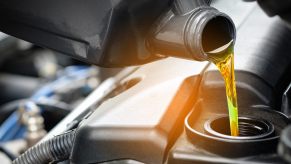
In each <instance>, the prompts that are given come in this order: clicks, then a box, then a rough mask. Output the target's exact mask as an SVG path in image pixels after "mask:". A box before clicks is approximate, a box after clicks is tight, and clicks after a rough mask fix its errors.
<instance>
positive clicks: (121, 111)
mask: <svg viewBox="0 0 291 164" xmlns="http://www.w3.org/2000/svg"><path fill="white" fill-rule="evenodd" d="M173 64H174V65H175V66H176V67H172V65H173ZM206 64H207V63H196V62H191V61H187V60H178V59H165V60H162V61H158V62H154V63H151V64H149V65H146V66H144V67H142V68H141V69H139V70H138V71H136V72H135V73H134V74H132V75H131V76H130V77H128V78H127V79H125V80H126V81H127V80H129V79H135V78H137V77H141V79H142V80H141V81H140V82H139V83H137V84H136V85H134V86H133V87H131V88H130V89H129V90H126V91H124V92H122V93H121V94H119V95H117V96H115V97H113V98H111V99H109V100H107V101H106V102H104V103H103V104H102V105H101V106H100V107H98V109H96V111H94V113H93V114H92V115H91V116H90V117H88V118H87V119H86V120H84V121H83V122H82V123H81V124H80V126H79V127H78V130H77V135H76V139H75V144H74V147H73V152H72V156H71V162H72V163H76V164H85V163H97V162H105V161H112V160H121V159H132V160H136V161H140V162H143V163H147V164H162V163H163V162H164V160H165V157H166V156H167V153H168V150H169V148H170V147H171V146H172V144H173V143H174V142H175V141H176V138H177V137H178V135H180V133H181V131H182V129H183V122H184V117H185V116H186V114H187V113H188V112H189V110H190V109H191V108H192V106H193V103H195V99H196V93H197V87H198V86H199V85H198V84H199V81H200V80H199V79H200V78H199V76H198V74H199V73H200V72H201V71H202V70H203V68H204V67H205V66H206ZM177 68H183V69H177ZM193 75H196V76H193Z"/></svg>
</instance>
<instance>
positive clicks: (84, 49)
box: [0, 0, 172, 67]
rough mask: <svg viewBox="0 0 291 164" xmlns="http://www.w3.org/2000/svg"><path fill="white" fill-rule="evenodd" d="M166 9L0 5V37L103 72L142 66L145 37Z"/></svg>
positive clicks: (82, 0) (69, 3)
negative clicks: (5, 35)
mask: <svg viewBox="0 0 291 164" xmlns="http://www.w3.org/2000/svg"><path fill="white" fill-rule="evenodd" d="M171 3H172V0H162V1H161V0H160V1H157V0H138V1H136V0H50V1H38V0H27V1H18V0H9V1H6V0H0V20H1V21H0V31H3V32H5V33H8V34H10V35H13V36H16V37H18V38H22V39H24V40H27V41H30V42H33V43H35V44H38V45H40V46H44V47H47V48H51V49H54V50H57V51H60V52H62V53H64V54H67V55H70V56H73V57H75V58H78V59H79V60H83V61H85V62H88V63H93V64H97V65H101V66H105V67H116V66H124V65H132V64H143V63H146V62H148V61H150V60H154V59H153V56H151V55H150V54H149V52H147V50H146V48H145V43H144V39H145V35H146V34H147V33H148V30H149V27H150V26H151V25H152V23H153V22H154V21H155V20H156V18H157V17H158V16H160V15H161V13H163V12H164V11H165V10H167V9H168V8H169V7H170V5H171ZM105 54H106V55H105ZM125 54H126V57H125ZM133 61H134V62H133Z"/></svg>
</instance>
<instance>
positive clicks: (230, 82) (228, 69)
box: [208, 41, 239, 136]
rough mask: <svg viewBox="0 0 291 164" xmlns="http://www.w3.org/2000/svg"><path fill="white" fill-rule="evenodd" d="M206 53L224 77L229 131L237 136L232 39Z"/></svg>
mask: <svg viewBox="0 0 291 164" xmlns="http://www.w3.org/2000/svg"><path fill="white" fill-rule="evenodd" d="M208 55H209V59H210V61H211V62H213V63H214V64H215V65H216V66H217V68H218V69H219V71H220V73H221V75H222V77H223V79H224V82H225V88H226V97H227V105H228V113H229V123H230V132H231V135H232V136H238V135H239V128H238V106H237V94H236V84H235V76H234V45H233V41H231V42H229V43H228V44H226V45H224V46H222V47H220V48H219V49H216V50H214V51H211V52H209V53H208Z"/></svg>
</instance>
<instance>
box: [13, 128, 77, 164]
mask: <svg viewBox="0 0 291 164" xmlns="http://www.w3.org/2000/svg"><path fill="white" fill-rule="evenodd" d="M74 138H75V130H72V131H69V132H67V133H64V134H61V135H58V136H55V137H53V138H52V139H49V140H47V141H44V142H42V143H40V144H37V145H35V146H33V147H31V148H30V149H28V150H27V151H26V152H25V153H23V154H22V155H21V156H19V157H18V158H16V159H15V160H14V161H13V162H12V164H47V163H51V162H58V161H63V160H66V159H69V157H70V154H71V150H72V146H73V142H74Z"/></svg>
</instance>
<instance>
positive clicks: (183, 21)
mask: <svg viewBox="0 0 291 164" xmlns="http://www.w3.org/2000/svg"><path fill="white" fill-rule="evenodd" d="M180 3H182V2H180ZM175 11H176V9H175V10H174V11H169V12H168V13H167V14H166V15H165V16H164V17H163V18H162V19H160V20H159V22H158V24H157V26H155V30H154V32H153V33H152V35H151V37H150V38H149V40H148V42H149V44H148V45H149V49H150V50H151V52H152V53H154V54H159V55H163V56H173V57H180V58H186V59H192V60H198V61H205V60H209V56H208V55H209V53H213V52H214V51H218V50H221V48H223V47H225V46H227V45H228V44H230V43H233V44H234V42H235V39H236V29H235V25H234V23H233V21H232V19H231V18H230V17H229V16H228V15H226V14H224V13H222V12H220V11H218V10H217V9H215V8H213V7H210V6H209V5H208V4H207V3H204V4H203V5H198V6H195V8H193V10H191V11H190V12H188V13H186V14H182V15H181V14H176V12H175ZM187 11H189V9H187ZM180 13H181V12H180Z"/></svg>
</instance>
